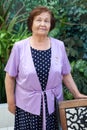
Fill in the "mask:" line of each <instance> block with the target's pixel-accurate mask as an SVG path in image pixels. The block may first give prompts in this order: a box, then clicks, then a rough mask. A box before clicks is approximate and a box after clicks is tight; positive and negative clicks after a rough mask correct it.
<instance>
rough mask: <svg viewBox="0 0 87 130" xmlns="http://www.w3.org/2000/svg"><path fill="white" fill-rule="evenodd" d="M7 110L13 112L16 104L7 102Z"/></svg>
mask: <svg viewBox="0 0 87 130" xmlns="http://www.w3.org/2000/svg"><path fill="white" fill-rule="evenodd" d="M8 110H9V111H10V112H11V113H12V114H15V111H16V105H15V104H8Z"/></svg>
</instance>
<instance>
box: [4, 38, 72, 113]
mask: <svg viewBox="0 0 87 130" xmlns="http://www.w3.org/2000/svg"><path fill="white" fill-rule="evenodd" d="M50 40H51V51H52V55H51V67H50V71H49V77H48V82H47V86H46V90H45V93H46V95H47V105H48V111H49V114H51V113H52V112H54V96H56V97H57V99H58V100H59V101H61V100H63V93H62V77H63V75H65V74H69V73H70V70H71V67H70V64H69V61H68V58H67V55H66V51H65V47H64V44H63V42H62V41H60V40H57V39H54V38H50ZM5 71H6V72H8V73H9V75H10V76H13V77H16V90H15V100H16V105H17V106H18V107H20V108H22V109H23V110H25V111H28V112H30V113H32V114H36V115H40V107H41V97H43V108H44V107H45V106H44V92H43V91H42V90H41V85H40V82H39V79H38V76H37V73H36V70H35V67H34V63H33V59H32V56H31V50H30V44H29V38H27V39H24V40H21V41H19V42H16V43H15V44H14V47H13V49H12V52H11V55H10V57H9V60H8V62H7V65H6V67H5ZM44 109H45V108H44Z"/></svg>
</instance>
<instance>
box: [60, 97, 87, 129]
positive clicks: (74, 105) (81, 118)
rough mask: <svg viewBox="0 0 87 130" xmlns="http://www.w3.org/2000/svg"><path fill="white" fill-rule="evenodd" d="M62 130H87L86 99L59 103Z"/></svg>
mask: <svg viewBox="0 0 87 130" xmlns="http://www.w3.org/2000/svg"><path fill="white" fill-rule="evenodd" d="M59 113H60V122H61V127H62V130H87V99H75V100H68V101H62V102H60V103H59Z"/></svg>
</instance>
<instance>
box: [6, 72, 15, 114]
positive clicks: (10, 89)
mask: <svg viewBox="0 0 87 130" xmlns="http://www.w3.org/2000/svg"><path fill="white" fill-rule="evenodd" d="M5 88H6V95H7V103H8V110H9V111H10V112H11V113H13V114H15V108H16V107H15V96H14V91H15V78H13V77H11V76H9V74H8V73H6V77H5Z"/></svg>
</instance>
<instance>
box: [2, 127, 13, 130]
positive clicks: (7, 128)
mask: <svg viewBox="0 0 87 130" xmlns="http://www.w3.org/2000/svg"><path fill="white" fill-rule="evenodd" d="M0 130H14V128H13V127H6V128H0Z"/></svg>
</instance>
